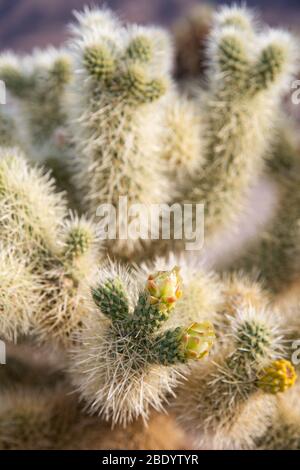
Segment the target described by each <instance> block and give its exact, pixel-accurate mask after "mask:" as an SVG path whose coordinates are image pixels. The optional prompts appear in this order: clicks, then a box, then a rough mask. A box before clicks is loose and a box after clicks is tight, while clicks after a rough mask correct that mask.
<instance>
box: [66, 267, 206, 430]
mask: <svg viewBox="0 0 300 470" xmlns="http://www.w3.org/2000/svg"><path fill="white" fill-rule="evenodd" d="M179 292H180V279H179V276H178V271H177V268H174V269H173V270H171V271H169V272H165V273H162V272H158V273H156V274H154V275H153V276H151V277H150V279H148V281H147V283H146V287H144V288H142V287H141V286H140V285H139V282H138V281H137V279H136V278H135V276H134V275H133V273H131V274H130V273H129V272H128V271H125V270H124V269H121V268H117V267H115V266H112V265H111V266H109V267H108V268H106V269H104V268H103V267H102V269H101V272H100V279H99V281H98V284H97V285H96V286H95V287H94V288H93V299H94V302H95V304H96V306H97V307H98V308H97V309H96V310H94V312H92V314H91V315H90V316H89V317H87V318H86V319H85V320H84V327H83V328H82V330H81V332H80V333H79V336H78V337H77V339H78V341H77V345H76V344H75V346H76V347H75V348H74V349H73V351H72V352H71V358H70V368H71V376H72V380H73V382H74V384H75V386H76V387H77V388H78V390H79V392H80V393H81V395H82V397H83V398H84V399H85V400H86V402H87V403H88V405H89V406H90V408H91V410H92V411H97V412H98V413H99V414H100V415H101V416H103V417H104V418H105V419H111V420H112V422H113V423H117V422H119V423H122V424H123V425H125V424H126V423H128V422H130V421H132V420H133V419H134V418H136V417H138V416H140V415H141V416H142V417H143V418H144V419H145V418H147V416H148V414H149V408H150V407H154V408H155V409H158V410H159V409H162V405H163V402H164V401H165V399H166V397H167V395H168V394H170V393H172V390H173V388H174V386H175V385H176V384H177V382H178V380H179V379H180V376H181V374H182V373H183V372H184V370H185V366H184V364H186V363H187V361H188V359H189V358H191V357H192V358H194V359H200V358H201V357H202V356H204V354H206V353H207V352H208V350H209V349H210V347H211V343H212V338H213V330H212V326H211V324H210V323H208V322H207V323H200V324H198V325H197V326H194V327H193V329H191V328H187V329H186V328H182V327H177V328H172V329H163V328H162V327H163V325H164V323H166V322H167V320H168V317H169V316H171V315H172V312H173V308H174V309H175V310H176V305H175V306H174V304H175V302H176V301H177V297H178V293H179ZM99 312H100V314H99ZM191 336H193V339H192V338H191ZM196 343H197V344H196Z"/></svg>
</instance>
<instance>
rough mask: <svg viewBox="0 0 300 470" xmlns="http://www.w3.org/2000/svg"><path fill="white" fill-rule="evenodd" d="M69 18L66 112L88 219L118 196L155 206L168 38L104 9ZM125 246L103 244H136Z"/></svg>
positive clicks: (160, 181)
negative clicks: (72, 24)
mask: <svg viewBox="0 0 300 470" xmlns="http://www.w3.org/2000/svg"><path fill="white" fill-rule="evenodd" d="M77 19H78V20H79V25H77V26H76V27H73V30H74V29H75V34H74V39H73V41H71V50H72V52H73V56H74V63H75V65H74V67H75V74H74V80H73V82H72V84H71V86H70V100H69V103H68V104H69V106H68V110H69V111H70V116H69V117H70V128H71V133H72V135H73V141H74V144H75V148H76V152H77V161H76V162H74V163H73V168H74V184H75V187H76V188H77V189H78V191H79V192H80V197H82V196H83V202H84V204H83V206H84V208H85V209H86V210H87V211H88V212H89V213H90V214H91V215H92V216H95V215H96V210H97V208H98V206H99V205H100V204H103V203H112V204H114V205H115V206H117V205H118V202H119V197H120V196H128V203H129V204H134V203H139V204H145V205H146V206H148V205H149V204H153V203H159V202H160V201H161V200H162V199H163V194H167V193H168V192H169V190H168V189H167V188H168V187H169V183H168V181H167V180H166V179H165V177H164V171H165V169H166V167H165V165H164V163H163V161H162V160H159V151H160V148H161V143H160V135H161V134H162V127H161V126H162V116H163V109H164V101H165V98H164V96H165V95H166V92H167V89H168V87H169V68H170V57H171V47H170V44H169V40H168V37H167V35H166V34H165V33H164V32H163V31H161V30H159V29H158V28H143V27H138V26H127V27H125V26H121V25H120V24H119V22H118V21H117V20H116V19H114V18H113V16H112V15H110V14H109V15H108V14H107V12H106V11H105V10H104V11H103V12H101V11H99V10H95V11H89V10H87V11H86V12H85V13H83V14H81V15H77ZM89 24H92V25H93V27H91V28H87V25H89ZM96 25H98V27H96ZM104 116H105V117H104ZM123 245H124V246H123ZM128 245H130V244H129V243H128V242H127V243H125V242H123V243H122V242H121V241H119V240H118V241H114V243H113V244H112V247H111V248H112V249H113V250H115V251H118V254H119V255H122V254H123V255H124V254H125V256H126V251H129V252H130V251H132V249H137V247H136V246H135V245H136V243H134V242H133V246H132V247H130V246H128Z"/></svg>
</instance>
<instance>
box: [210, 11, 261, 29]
mask: <svg viewBox="0 0 300 470" xmlns="http://www.w3.org/2000/svg"><path fill="white" fill-rule="evenodd" d="M227 26H234V27H236V28H239V29H240V30H241V31H244V32H247V33H249V34H250V35H251V36H252V35H253V34H254V32H255V29H256V28H257V26H258V25H257V19H256V17H255V15H254V14H253V12H252V11H250V10H248V9H247V8H245V7H243V6H237V5H230V6H223V7H222V8H221V9H220V10H219V11H217V12H216V14H215V16H214V27H217V28H225V27H227Z"/></svg>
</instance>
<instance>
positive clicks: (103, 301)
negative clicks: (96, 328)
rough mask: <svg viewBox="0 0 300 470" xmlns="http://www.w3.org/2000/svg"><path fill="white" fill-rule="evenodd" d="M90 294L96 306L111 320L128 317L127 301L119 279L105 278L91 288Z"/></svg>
mask: <svg viewBox="0 0 300 470" xmlns="http://www.w3.org/2000/svg"><path fill="white" fill-rule="evenodd" d="M92 295H93V300H94V302H95V304H96V305H97V307H99V308H100V310H101V312H102V313H103V314H104V315H106V316H107V317H108V318H110V319H111V320H112V321H117V320H118V321H120V320H121V321H122V320H126V319H128V315H129V302H128V298H127V295H126V291H125V289H124V286H123V284H122V282H121V281H120V280H119V279H115V278H112V279H107V281H106V282H105V283H103V284H101V285H98V287H95V288H93V289H92Z"/></svg>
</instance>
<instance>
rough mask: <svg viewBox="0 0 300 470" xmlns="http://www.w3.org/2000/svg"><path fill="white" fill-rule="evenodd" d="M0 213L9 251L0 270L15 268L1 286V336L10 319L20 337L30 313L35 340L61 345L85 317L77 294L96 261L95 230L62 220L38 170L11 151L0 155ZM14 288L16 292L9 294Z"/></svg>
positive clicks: (59, 204)
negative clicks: (20, 310) (17, 308)
mask: <svg viewBox="0 0 300 470" xmlns="http://www.w3.org/2000/svg"><path fill="white" fill-rule="evenodd" d="M0 208H1V222H0V224H1V241H2V242H3V243H4V245H5V246H7V247H8V249H9V250H10V251H12V256H8V258H7V256H6V255H5V254H3V259H2V261H3V265H2V268H3V269H7V267H6V264H7V263H8V264H9V265H10V267H11V268H12V267H13V265H16V263H18V264H19V268H18V269H15V270H14V271H11V272H10V273H9V275H7V276H6V280H5V283H6V286H7V288H6V289H5V290H4V293H3V294H2V295H3V296H4V298H5V297H6V300H5V302H6V304H5V309H4V312H5V311H7V309H9V312H10V313H8V312H7V313H6V319H5V320H3V326H4V333H5V334H6V333H7V331H5V324H6V322H8V323H7V325H8V326H7V329H8V331H9V328H11V326H10V325H9V321H8V319H9V318H10V316H11V318H14V320H15V322H18V323H19V329H20V331H23V332H26V331H27V329H28V320H26V321H25V319H27V315H26V312H27V311H33V316H32V318H31V323H32V325H31V326H34V332H35V334H36V335H38V336H39V337H40V338H41V339H42V340H45V339H47V340H48V339H50V337H53V338H56V339H58V340H59V341H66V340H67V339H68V337H69V335H70V332H71V331H72V329H73V328H75V327H76V326H77V325H78V324H79V323H80V321H81V316H82V315H83V314H84V312H85V309H84V307H83V297H84V294H83V293H84V292H85V290H86V289H87V287H86V285H85V283H86V282H87V279H88V278H89V277H90V276H92V272H93V263H94V262H95V256H96V253H95V250H94V248H93V246H94V241H95V227H93V225H92V224H91V223H90V222H88V221H87V220H85V219H84V218H81V219H78V218H77V217H73V218H71V219H69V220H68V219H67V217H66V216H67V212H66V208H65V202H64V200H63V197H62V195H61V194H58V193H55V190H54V185H53V180H52V179H50V178H49V176H48V175H44V174H43V172H42V170H40V169H38V168H30V167H29V165H28V164H27V162H26V160H25V158H24V157H23V155H22V154H21V153H20V151H17V150H13V149H6V150H3V151H2V152H1V157H0ZM10 247H13V250H12V249H11V248H10ZM10 251H9V253H10ZM22 266H24V269H23V268H22ZM3 273H5V270H4V271H3ZM18 273H20V274H19V275H18ZM18 276H19V281H18ZM13 279H15V281H13ZM12 282H14V285H13V286H12V285H11V283H12ZM17 283H19V285H20V289H19V290H18V291H16V290H14V289H16V288H17ZM9 286H11V287H9ZM10 292H11V294H10ZM10 295H13V296H14V297H13V299H14V300H13V299H12V300H13V302H16V304H15V305H20V308H22V307H23V314H22V315H19V316H18V315H16V312H15V305H14V304H13V303H12V302H8V300H9V298H10V297H9V296H10ZM15 326H16V325H15ZM17 331H18V329H16V332H17ZM15 334H16V333H15Z"/></svg>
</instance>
